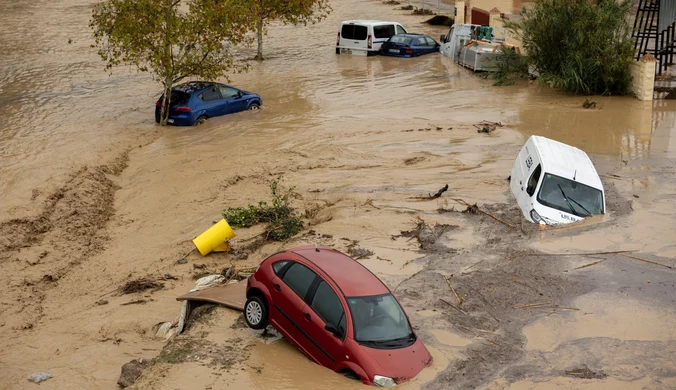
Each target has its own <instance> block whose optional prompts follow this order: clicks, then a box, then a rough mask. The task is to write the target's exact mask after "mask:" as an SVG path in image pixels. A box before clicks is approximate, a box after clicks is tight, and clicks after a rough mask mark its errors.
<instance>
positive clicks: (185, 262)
mask: <svg viewBox="0 0 676 390" xmlns="http://www.w3.org/2000/svg"><path fill="white" fill-rule="evenodd" d="M176 264H188V260H186V259H180V260H178V261H177V262H176Z"/></svg>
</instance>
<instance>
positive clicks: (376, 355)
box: [362, 339, 432, 383]
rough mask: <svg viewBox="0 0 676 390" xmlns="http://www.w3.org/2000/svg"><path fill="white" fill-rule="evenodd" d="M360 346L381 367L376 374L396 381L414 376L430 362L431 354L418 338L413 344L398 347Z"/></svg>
mask: <svg viewBox="0 0 676 390" xmlns="http://www.w3.org/2000/svg"><path fill="white" fill-rule="evenodd" d="M362 348H364V350H365V351H366V353H367V354H368V355H369V356H370V357H371V358H372V359H373V360H374V361H375V362H376V363H378V364H379V365H380V366H381V367H382V369H383V371H382V372H381V373H377V375H381V376H387V377H390V378H392V379H394V381H395V382H397V383H401V382H405V381H407V380H409V379H411V378H413V377H415V376H416V375H418V373H420V371H422V370H423V368H425V367H427V366H429V365H430V364H432V355H430V353H429V351H428V350H427V348H425V345H424V344H423V343H422V341H420V339H417V340H416V342H415V343H413V345H410V346H408V347H405V348H399V349H375V348H368V347H363V346H362Z"/></svg>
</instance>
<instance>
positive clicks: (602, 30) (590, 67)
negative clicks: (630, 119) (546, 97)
mask: <svg viewBox="0 0 676 390" xmlns="http://www.w3.org/2000/svg"><path fill="white" fill-rule="evenodd" d="M631 6H632V2H631V0H537V1H536V2H535V3H534V4H533V5H532V6H531V7H528V8H524V9H523V11H521V16H522V20H521V21H520V22H517V23H513V22H508V23H507V28H509V29H511V30H512V31H514V32H515V33H517V34H518V35H520V36H521V40H522V43H523V47H524V49H525V50H526V53H527V60H528V63H529V64H530V65H532V66H533V67H534V70H535V72H536V73H537V75H538V76H539V79H540V80H541V81H543V82H545V83H547V84H549V85H550V86H552V87H555V88H560V89H562V90H564V91H567V92H571V93H575V94H586V95H589V94H612V95H626V94H628V93H629V91H630V86H631V74H630V69H629V67H630V64H631V62H632V61H633V45H632V41H631V26H630V25H629V19H628V18H629V15H630V9H631Z"/></svg>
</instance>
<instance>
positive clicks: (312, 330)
mask: <svg viewBox="0 0 676 390" xmlns="http://www.w3.org/2000/svg"><path fill="white" fill-rule="evenodd" d="M246 296H247V302H246V304H245V308H244V313H245V316H244V317H245V320H246V322H247V324H248V325H249V326H250V327H251V328H254V329H263V328H265V327H266V326H267V325H268V323H269V324H271V325H272V326H274V327H275V328H276V329H277V330H278V331H279V332H280V333H281V334H282V335H283V336H284V337H285V338H286V339H287V340H289V341H290V342H291V343H292V344H294V345H295V346H296V347H297V348H298V349H299V350H301V352H303V353H304V354H305V355H306V356H308V357H309V358H310V359H311V360H312V361H314V362H315V363H317V364H320V365H322V366H325V367H327V368H330V369H332V370H334V371H336V372H339V373H343V374H345V375H348V376H352V377H355V376H356V377H358V378H359V379H361V381H362V382H363V383H365V384H369V385H378V386H383V387H387V386H394V385H395V384H397V383H401V382H404V381H407V380H409V379H411V378H413V377H414V376H416V375H417V374H418V373H419V372H420V371H421V370H422V369H423V368H425V367H426V366H428V365H430V364H431V362H432V356H431V355H430V353H429V351H427V348H426V347H425V346H424V345H423V343H422V341H421V340H420V339H419V338H418V337H417V336H416V334H415V333H414V332H413V329H412V327H411V325H410V322H409V319H408V317H407V316H406V314H405V313H404V311H403V309H402V308H401V306H400V305H399V302H398V301H397V299H396V298H395V297H394V296H393V295H392V293H391V292H390V290H389V289H388V288H387V286H385V284H383V282H381V281H380V279H378V278H377V277H376V276H375V275H373V273H371V272H370V271H369V270H368V269H366V268H365V267H364V266H363V265H361V264H360V263H359V262H357V261H356V260H354V259H352V258H350V257H348V256H346V255H345V254H343V253H340V252H338V251H336V250H333V249H330V248H324V247H314V246H304V247H298V248H292V249H289V250H287V251H284V252H280V253H277V254H274V255H272V256H270V257H268V258H267V259H265V260H264V261H263V262H262V263H261V264H260V266H259V268H258V270H256V272H255V273H254V274H253V275H252V276H251V277H250V278H249V280H248V284H247V293H246Z"/></svg>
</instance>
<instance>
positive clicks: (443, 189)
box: [429, 184, 448, 199]
mask: <svg viewBox="0 0 676 390" xmlns="http://www.w3.org/2000/svg"><path fill="white" fill-rule="evenodd" d="M446 191H448V184H446V185H445V186H443V187H441V188H440V189H439V191H437V192H436V194H434V195H432V194H429V199H437V198H439V197H441V194H443V193H444V192H446Z"/></svg>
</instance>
